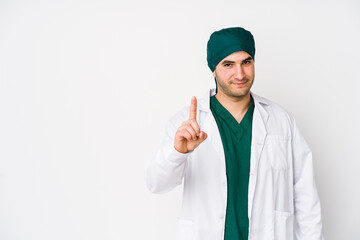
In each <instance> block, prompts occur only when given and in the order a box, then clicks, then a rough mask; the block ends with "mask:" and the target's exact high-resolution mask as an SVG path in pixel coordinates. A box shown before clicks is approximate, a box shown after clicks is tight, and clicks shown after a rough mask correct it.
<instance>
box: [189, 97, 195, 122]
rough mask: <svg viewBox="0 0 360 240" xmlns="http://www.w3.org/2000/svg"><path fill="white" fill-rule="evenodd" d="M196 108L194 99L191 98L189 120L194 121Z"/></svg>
mask: <svg viewBox="0 0 360 240" xmlns="http://www.w3.org/2000/svg"><path fill="white" fill-rule="evenodd" d="M196 108H197V102H196V97H192V98H191V105H190V114H189V119H193V120H196Z"/></svg>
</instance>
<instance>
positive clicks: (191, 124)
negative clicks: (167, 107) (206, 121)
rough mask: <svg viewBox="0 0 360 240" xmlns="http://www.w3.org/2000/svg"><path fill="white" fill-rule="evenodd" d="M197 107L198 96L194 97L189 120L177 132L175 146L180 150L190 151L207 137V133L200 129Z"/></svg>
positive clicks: (182, 151) (183, 151)
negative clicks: (197, 119)
mask: <svg viewBox="0 0 360 240" xmlns="http://www.w3.org/2000/svg"><path fill="white" fill-rule="evenodd" d="M196 108H197V102H196V98H195V97H192V98H191V105H190V114H189V120H187V121H185V122H183V123H182V124H181V126H180V127H179V128H178V130H177V131H176V133H175V140H174V147H175V149H176V150H177V151H178V152H181V153H187V152H190V151H192V150H194V149H195V148H197V147H198V146H199V145H200V144H201V143H202V142H203V141H204V140H205V139H206V138H207V134H206V133H205V132H203V131H200V128H199V124H198V123H197V122H196Z"/></svg>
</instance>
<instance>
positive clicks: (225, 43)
mask: <svg viewBox="0 0 360 240" xmlns="http://www.w3.org/2000/svg"><path fill="white" fill-rule="evenodd" d="M240 51H245V52H247V53H248V54H249V55H250V56H251V57H252V58H253V59H254V60H255V42H254V37H253V35H252V34H251V32H249V31H247V30H245V29H244V28H241V27H233V28H224V29H221V30H220V31H216V32H213V34H211V36H210V39H209V41H208V43H207V61H208V66H209V68H210V70H211V71H212V72H213V71H214V70H215V67H216V65H218V63H219V62H220V61H221V60H223V59H224V58H225V57H227V56H229V55H230V54H232V53H234V52H240Z"/></svg>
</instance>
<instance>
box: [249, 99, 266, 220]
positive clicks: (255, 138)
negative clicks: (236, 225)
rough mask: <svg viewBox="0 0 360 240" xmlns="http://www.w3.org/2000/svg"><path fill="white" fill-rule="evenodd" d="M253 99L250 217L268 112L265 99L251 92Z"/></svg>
mask: <svg viewBox="0 0 360 240" xmlns="http://www.w3.org/2000/svg"><path fill="white" fill-rule="evenodd" d="M252 96H253V98H254V101H255V109H254V114H253V125H252V141H251V158H250V178H249V193H248V194H249V195H248V197H249V199H248V207H249V208H248V211H249V213H248V215H249V218H251V212H252V203H253V200H254V193H255V187H256V180H257V169H258V163H259V160H260V156H261V152H262V149H263V146H264V142H265V139H266V135H267V131H266V122H267V120H268V113H267V112H266V110H265V109H264V105H266V104H267V102H266V100H264V99H262V98H261V97H258V96H257V95H255V94H253V93H252Z"/></svg>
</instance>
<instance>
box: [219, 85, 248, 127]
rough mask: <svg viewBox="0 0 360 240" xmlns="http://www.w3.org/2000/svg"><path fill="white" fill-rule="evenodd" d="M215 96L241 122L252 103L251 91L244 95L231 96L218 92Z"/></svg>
mask: <svg viewBox="0 0 360 240" xmlns="http://www.w3.org/2000/svg"><path fill="white" fill-rule="evenodd" d="M215 97H216V99H217V100H218V101H219V102H220V104H221V105H222V106H223V107H224V108H226V109H227V110H228V111H229V112H230V113H231V115H232V116H233V117H234V118H235V119H236V121H238V122H239V123H240V122H241V120H242V118H243V117H244V115H245V113H246V111H247V110H248V109H249V107H250V105H251V96H250V92H249V93H248V94H246V95H245V96H242V97H230V96H227V95H225V94H222V93H221V92H218V93H217V94H216V95H215Z"/></svg>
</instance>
